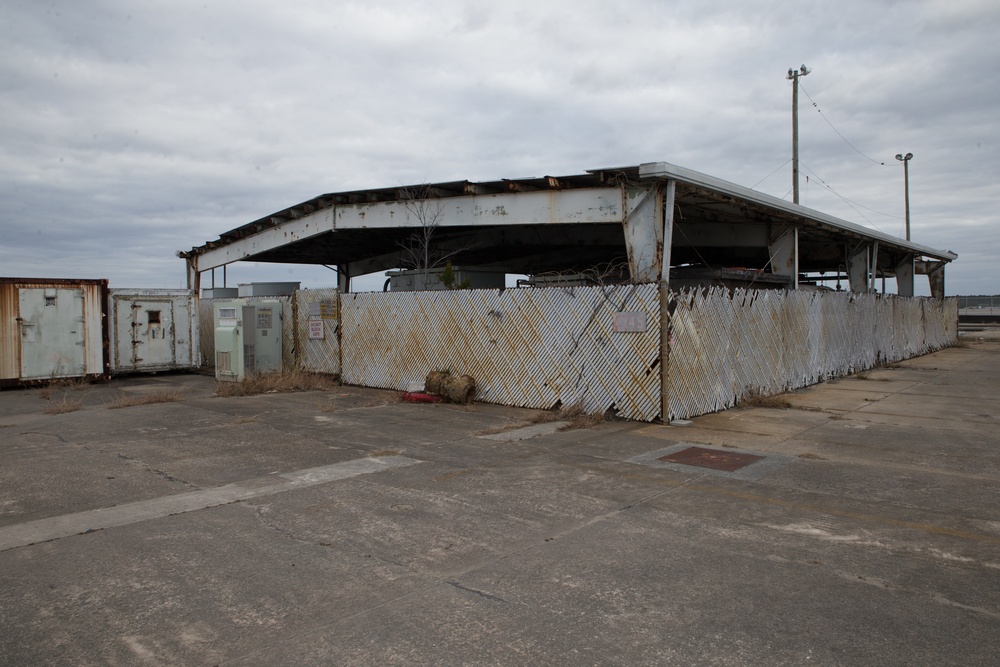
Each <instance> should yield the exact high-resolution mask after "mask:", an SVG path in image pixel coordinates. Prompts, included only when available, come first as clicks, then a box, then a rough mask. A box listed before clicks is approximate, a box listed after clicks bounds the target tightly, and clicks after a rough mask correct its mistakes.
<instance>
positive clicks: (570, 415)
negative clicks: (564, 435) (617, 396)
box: [530, 403, 609, 431]
mask: <svg viewBox="0 0 1000 667" xmlns="http://www.w3.org/2000/svg"><path fill="white" fill-rule="evenodd" d="M608 419H609V415H607V414H605V413H603V412H590V413H588V412H587V411H586V410H584V409H583V406H582V405H580V404H579V403H575V404H573V405H568V406H566V407H564V408H560V409H558V410H546V411H545V412H540V413H538V414H537V415H535V416H534V417H532V418H531V420H530V421H531V423H532V424H545V423H548V422H562V421H564V422H569V423H568V424H566V425H565V426H562V427H560V428H559V430H560V431H573V430H576V429H584V428H593V427H595V426H597V425H598V424H601V423H602V422H605V421H607V420H608Z"/></svg>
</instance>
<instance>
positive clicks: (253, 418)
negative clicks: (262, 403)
mask: <svg viewBox="0 0 1000 667" xmlns="http://www.w3.org/2000/svg"><path fill="white" fill-rule="evenodd" d="M256 421H257V415H250V416H249V417H237V418H236V423H237V424H253V423H255V422H256Z"/></svg>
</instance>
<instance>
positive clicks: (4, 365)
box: [0, 282, 21, 382]
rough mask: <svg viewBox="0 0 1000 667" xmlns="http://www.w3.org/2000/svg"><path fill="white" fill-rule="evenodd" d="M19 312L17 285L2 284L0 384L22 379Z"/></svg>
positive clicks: (0, 290) (0, 298)
mask: <svg viewBox="0 0 1000 667" xmlns="http://www.w3.org/2000/svg"><path fill="white" fill-rule="evenodd" d="M17 311H18V291H17V285H16V284H14V283H7V282H0V382H3V381H5V380H9V381H15V380H17V379H18V378H20V377H21V327H20V326H18V322H17V317H18V312H17Z"/></svg>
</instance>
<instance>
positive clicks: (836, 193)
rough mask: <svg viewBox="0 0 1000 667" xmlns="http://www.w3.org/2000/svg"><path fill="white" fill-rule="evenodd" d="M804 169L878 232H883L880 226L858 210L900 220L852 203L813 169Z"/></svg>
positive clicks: (894, 216)
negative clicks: (861, 209)
mask: <svg viewBox="0 0 1000 667" xmlns="http://www.w3.org/2000/svg"><path fill="white" fill-rule="evenodd" d="M802 168H803V169H805V170H806V171H808V172H809V173H810V174H812V175H813V176H814V177H815V178H816V180H817V181H819V183H820V187H822V188H824V189H826V190H829V191H830V192H831V193H833V194H834V195H836V196H837V197H839V198H840V199H842V200H843V201H844V202H845V203H846V204H847V205H848V206H850V207H851V208H852V209H854V212H855V213H857V214H858V215H860V216H861V217H862V218H864V220H865V222H867V223H868V224H869V225H871V226H872V227H874V228H875V230H876V231H879V232H881V231H882V230H881V229H879V228H878V225H876V224H875V223H874V222H872V221H871V220H869V219H868V217H867V216H866V215H865V214H864V213H862V212H861V211H859V210H858V209H859V208H863V209H865V210H868V211H871V212H872V213H878V214H879V215H884V216H885V217H887V218H896V219H897V220H898V219H899V216H898V215H890V214H889V213H883V212H882V211H877V210H875V209H873V208H869V207H868V206H865V205H864V204H859V203H857V202H855V201H851V200H850V199H848V198H847V197H845V196H844V195H842V194H840V193H839V192H837V191H836V190H834V189H833V187H832V186H831V185H830V184H829V183H827V182H826V181H824V180H823V179H822V178H820V177H819V176H818V175H817V174H816V172H814V171H813V170H812V169H810V168H809V167H807V166H805V165H802Z"/></svg>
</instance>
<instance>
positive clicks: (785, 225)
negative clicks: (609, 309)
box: [178, 162, 957, 297]
mask: <svg viewBox="0 0 1000 667" xmlns="http://www.w3.org/2000/svg"><path fill="white" fill-rule="evenodd" d="M421 231H423V232H425V234H424V237H425V238H430V241H429V243H428V245H429V246H430V251H431V253H432V254H433V255H435V256H438V257H440V256H445V255H447V256H448V257H449V258H450V261H451V262H452V263H453V264H455V265H456V266H458V265H464V266H476V267H486V268H492V269H494V270H496V271H503V272H506V273H515V274H539V273H547V272H574V271H584V270H587V269H591V268H593V267H595V266H600V265H610V264H615V263H622V264H625V263H627V266H628V274H629V275H628V276H626V277H627V278H630V279H631V280H633V281H636V282H659V283H661V285H662V284H663V283H666V282H667V281H669V280H670V279H671V276H672V275H676V274H679V273H684V272H685V271H688V272H691V271H694V272H700V273H698V275H700V276H702V278H701V279H702V280H705V281H708V282H711V281H712V280H713V276H715V277H718V276H720V275H723V274H727V275H732V274H733V273H734V272H736V273H742V274H744V275H751V276H753V275H756V276H767V277H768V278H771V279H774V278H782V279H783V280H771V281H770V282H771V283H777V284H783V285H786V286H790V287H799V286H801V285H804V284H806V283H809V282H813V281H815V280H817V279H823V280H832V279H840V278H843V279H844V280H845V281H847V282H848V283H849V285H850V289H851V290H853V291H857V292H867V291H873V290H874V288H875V281H876V279H878V278H884V277H891V278H895V279H896V283H897V292H898V293H899V294H900V295H904V296H912V295H913V276H914V274H926V275H928V277H929V279H930V286H931V292H932V294H933V295H934V296H938V297H943V295H944V267H945V265H946V264H947V263H948V262H951V261H953V260H954V259H956V258H957V255H956V254H955V253H952V252H949V251H941V250H936V249H934V248H929V247H926V246H922V245H919V244H915V243H911V242H908V241H905V240H903V239H899V238H895V237H892V236H889V235H886V234H882V233H880V232H876V231H873V230H870V229H868V228H865V227H862V226H860V225H855V224H853V223H850V222H847V221H844V220H841V219H838V218H835V217H833V216H829V215H826V214H823V213H820V212H818V211H814V210H811V209H808V208H806V207H803V206H799V205H796V204H791V203H789V202H786V201H783V200H781V199H778V198H776V197H771V196H769V195H765V194H762V193H759V192H756V191H754V190H751V189H749V188H745V187H742V186H739V185H736V184H733V183H729V182H727V181H723V180H720V179H716V178H713V177H711V176H708V175H706V174H702V173H699V172H696V171H692V170H688V169H684V168H682V167H677V166H675V165H671V164H669V163H666V162H655V163H646V164H642V165H639V166H633V167H620V168H612V169H598V170H592V171H588V172H587V173H585V174H580V175H575V176H560V177H552V176H545V177H542V178H524V179H502V180H499V181H489V182H470V181H452V182H445V183H431V184H422V185H415V186H408V187H395V188H378V189H369V190H357V191H350V192H339V193H331V194H325V195H320V196H319V197H315V198H313V199H310V200H308V201H305V202H302V203H300V204H296V205H295V206H292V207H289V208H286V209H284V210H281V211H278V212H276V213H273V214H271V215H268V216H266V217H263V218H261V219H259V220H255V221H253V222H250V223H248V224H246V225H243V226H240V227H237V228H235V229H232V230H230V231H228V232H225V233H223V234H222V235H221V236H220V237H219V239H218V240H216V241H209V242H207V243H205V244H204V245H201V246H197V247H194V248H192V249H191V250H189V251H186V252H179V253H178V255H179V256H180V257H182V258H184V259H185V260H186V261H187V263H188V279H189V287H191V288H193V289H198V287H199V286H200V274H201V273H202V272H204V271H208V270H211V269H214V268H217V267H221V266H225V265H227V264H230V263H233V262H237V261H243V260H249V261H255V262H279V263H291V264H324V265H336V266H337V270H338V273H339V275H340V286H341V289H342V290H344V291H346V287H347V285H349V279H350V277H351V276H358V275H364V274H368V273H373V272H377V271H383V270H387V269H393V268H406V267H407V248H408V247H409V246H410V244H412V243H413V238H414V235H415V233H419V232H421ZM426 232H432V233H430V234H428V233H426ZM665 249H666V250H665ZM410 268H418V267H410ZM727 272H728V273H727ZM767 282H768V281H767V280H762V281H761V283H762V285H761V286H763V283H767Z"/></svg>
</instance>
